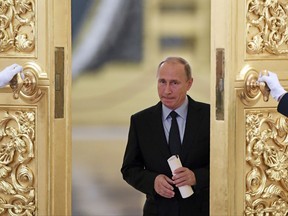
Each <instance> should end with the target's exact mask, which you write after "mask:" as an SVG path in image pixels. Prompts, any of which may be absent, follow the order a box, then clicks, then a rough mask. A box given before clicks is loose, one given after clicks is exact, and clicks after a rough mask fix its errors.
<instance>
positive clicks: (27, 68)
mask: <svg viewBox="0 0 288 216" xmlns="http://www.w3.org/2000/svg"><path fill="white" fill-rule="evenodd" d="M41 72H42V69H41V68H40V66H39V65H38V64H36V63H34V62H28V63H26V64H25V65H24V66H23V74H24V80H22V78H21V74H17V75H15V76H14V77H13V79H12V80H11V82H10V87H11V88H12V90H13V97H14V99H18V98H19V97H21V99H23V100H24V101H26V102H28V103H37V102H38V101H39V100H40V99H41V98H42V97H43V95H44V92H43V91H41V89H40V88H39V85H38V79H39V76H40V74H41Z"/></svg>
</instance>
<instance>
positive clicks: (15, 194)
mask: <svg viewBox="0 0 288 216" xmlns="http://www.w3.org/2000/svg"><path fill="white" fill-rule="evenodd" d="M34 142H35V113H34V112H33V111H16V112H14V113H13V114H11V113H10V112H5V115H4V117H3V118H2V120H1V121H0V215H13V216H16V215H23V216H25V215H27V216H31V215H35V212H36V207H35V176H34V172H35V161H34V160H35V155H34Z"/></svg>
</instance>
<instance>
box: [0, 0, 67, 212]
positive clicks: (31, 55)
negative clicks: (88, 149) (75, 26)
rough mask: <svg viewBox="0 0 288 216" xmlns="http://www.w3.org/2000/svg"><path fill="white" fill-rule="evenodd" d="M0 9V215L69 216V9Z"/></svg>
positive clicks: (54, 5)
mask: <svg viewBox="0 0 288 216" xmlns="http://www.w3.org/2000/svg"><path fill="white" fill-rule="evenodd" d="M0 9H1V15H2V16H1V23H2V24H3V25H1V28H0V30H1V35H2V37H1V40H0V41H1V43H0V65H1V68H4V67H5V66H7V65H9V64H12V63H18V64H20V65H22V66H23V72H24V75H25V78H24V80H23V81H22V80H21V79H20V77H19V76H18V77H15V78H14V79H13V81H12V82H11V85H10V86H6V87H5V88H2V89H0V95H1V97H0V130H1V133H0V185H1V186H0V191H1V195H0V215H71V111H70V103H71V102H70V97H71V96H70V94H71V66H70V65H71V27H70V26H71V25H70V24H71V18H70V15H71V6H70V1H69V0H63V1H62V0H61V1H56V0H53V1H50V0H29V1H26V0H22V1H21V0H20V1H16V0H12V1H9V2H7V1H5V2H4V3H3V4H1V6H0Z"/></svg>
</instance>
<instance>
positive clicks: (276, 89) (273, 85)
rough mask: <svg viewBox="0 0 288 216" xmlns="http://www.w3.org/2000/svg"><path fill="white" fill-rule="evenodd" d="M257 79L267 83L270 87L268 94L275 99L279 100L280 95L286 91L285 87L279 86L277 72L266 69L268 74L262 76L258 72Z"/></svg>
mask: <svg viewBox="0 0 288 216" xmlns="http://www.w3.org/2000/svg"><path fill="white" fill-rule="evenodd" d="M258 81H259V82H266V84H267V85H268V87H269V89H270V94H271V95H272V97H273V98H274V99H275V100H277V101H279V99H280V97H281V96H282V95H283V94H285V93H286V91H285V89H284V88H283V87H282V86H281V84H280V82H279V80H278V77H277V74H275V73H272V72H270V71H268V76H266V75H263V76H262V75H261V73H260V76H259V78H258Z"/></svg>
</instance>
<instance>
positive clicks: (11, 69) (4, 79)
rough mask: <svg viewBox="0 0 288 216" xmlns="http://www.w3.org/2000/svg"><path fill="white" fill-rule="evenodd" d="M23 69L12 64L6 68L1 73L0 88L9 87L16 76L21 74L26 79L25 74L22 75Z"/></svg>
mask: <svg viewBox="0 0 288 216" xmlns="http://www.w3.org/2000/svg"><path fill="white" fill-rule="evenodd" d="M22 71H23V68H22V66H20V65H18V64H12V65H10V66H8V67H6V68H5V69H4V70H2V71H1V72H0V88H2V87H4V86H5V85H8V84H9V82H10V81H11V79H12V78H13V77H14V76H15V74H17V73H20V75H21V78H22V79H24V74H23V73H22Z"/></svg>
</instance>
